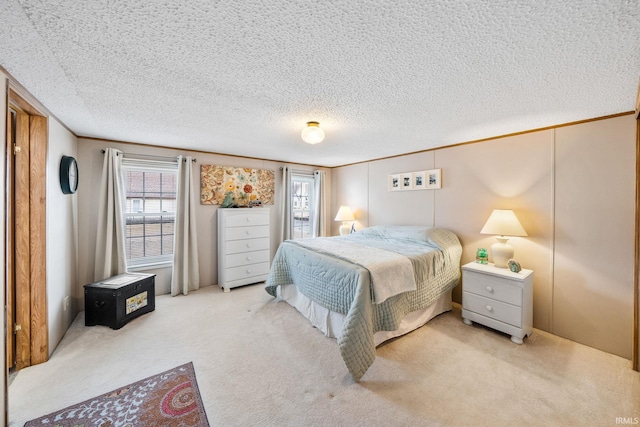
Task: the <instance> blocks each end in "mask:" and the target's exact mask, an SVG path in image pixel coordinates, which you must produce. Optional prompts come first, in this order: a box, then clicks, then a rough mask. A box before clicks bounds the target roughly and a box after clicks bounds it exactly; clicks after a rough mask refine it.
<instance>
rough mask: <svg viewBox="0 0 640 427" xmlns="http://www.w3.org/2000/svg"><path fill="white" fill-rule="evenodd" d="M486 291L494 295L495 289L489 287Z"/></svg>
mask: <svg viewBox="0 0 640 427" xmlns="http://www.w3.org/2000/svg"><path fill="white" fill-rule="evenodd" d="M485 289H486V290H487V292H489V293H493V288H492V287H491V286H487V287H486V288H485Z"/></svg>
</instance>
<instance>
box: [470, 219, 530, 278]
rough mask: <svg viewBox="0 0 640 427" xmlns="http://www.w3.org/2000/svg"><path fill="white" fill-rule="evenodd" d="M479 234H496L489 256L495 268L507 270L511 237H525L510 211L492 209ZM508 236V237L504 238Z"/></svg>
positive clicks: (510, 251)
mask: <svg viewBox="0 0 640 427" xmlns="http://www.w3.org/2000/svg"><path fill="white" fill-rule="evenodd" d="M480 234H497V235H498V236H496V239H497V240H498V242H497V243H494V244H493V245H492V246H491V255H492V257H493V263H494V264H495V266H496V267H500V268H507V264H508V262H509V260H510V259H511V258H513V254H514V250H513V247H511V246H510V245H508V244H507V240H509V237H511V236H527V232H526V231H524V228H523V227H522V225H521V224H520V221H518V218H517V217H516V214H515V213H513V211H512V210H511V209H494V211H493V212H491V215H490V216H489V219H488V220H487V222H486V223H485V224H484V227H482V230H480ZM506 236H509V237H506Z"/></svg>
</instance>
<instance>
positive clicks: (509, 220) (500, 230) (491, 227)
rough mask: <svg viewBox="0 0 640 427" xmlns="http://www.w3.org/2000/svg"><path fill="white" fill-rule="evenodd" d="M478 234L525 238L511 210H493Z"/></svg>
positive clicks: (524, 232) (524, 233) (525, 234)
mask: <svg viewBox="0 0 640 427" xmlns="http://www.w3.org/2000/svg"><path fill="white" fill-rule="evenodd" d="M480 234H499V235H500V236H527V232H526V231H524V228H523V227H522V224H520V221H518V217H516V214H515V213H513V211H512V210H511V209H494V210H493V212H491V215H490V216H489V219H488V220H487V222H486V223H485V224H484V227H482V230H480Z"/></svg>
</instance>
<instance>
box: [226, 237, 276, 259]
mask: <svg viewBox="0 0 640 427" xmlns="http://www.w3.org/2000/svg"><path fill="white" fill-rule="evenodd" d="M265 249H269V238H268V237H263V238H260V239H246V240H233V241H231V242H228V243H227V244H226V251H225V253H226V254H227V255H229V254H237V253H240V252H248V251H262V250H265Z"/></svg>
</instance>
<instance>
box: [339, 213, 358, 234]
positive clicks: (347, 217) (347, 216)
mask: <svg viewBox="0 0 640 427" xmlns="http://www.w3.org/2000/svg"><path fill="white" fill-rule="evenodd" d="M335 220H336V221H342V225H341V226H340V235H341V236H344V235H345V234H349V228H350V227H349V221H355V220H356V219H355V218H354V216H353V212H352V211H351V208H350V207H349V206H340V209H338V214H337V215H336V218H335Z"/></svg>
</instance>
